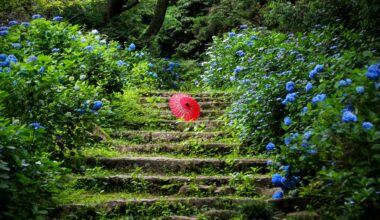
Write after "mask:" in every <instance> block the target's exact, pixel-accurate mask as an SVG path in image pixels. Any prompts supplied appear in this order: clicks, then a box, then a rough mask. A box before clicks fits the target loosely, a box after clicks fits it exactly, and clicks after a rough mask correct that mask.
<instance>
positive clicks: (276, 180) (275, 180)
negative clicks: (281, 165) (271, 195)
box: [272, 173, 282, 187]
mask: <svg viewBox="0 0 380 220" xmlns="http://www.w3.org/2000/svg"><path fill="white" fill-rule="evenodd" d="M281 179H282V176H281V175H280V174H278V173H275V174H273V176H272V184H273V186H276V187H279V186H282V182H281Z"/></svg>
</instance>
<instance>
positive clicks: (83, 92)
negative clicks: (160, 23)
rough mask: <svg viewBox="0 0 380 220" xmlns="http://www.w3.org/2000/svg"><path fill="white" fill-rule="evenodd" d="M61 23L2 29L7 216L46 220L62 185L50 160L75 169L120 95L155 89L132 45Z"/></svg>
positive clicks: (1, 173) (1, 145)
mask: <svg viewBox="0 0 380 220" xmlns="http://www.w3.org/2000/svg"><path fill="white" fill-rule="evenodd" d="M62 19H63V18H62V17H59V16H58V17H54V18H53V19H52V20H47V19H45V18H43V17H42V16H41V15H33V16H32V20H31V21H25V22H19V21H10V22H9V23H8V25H7V26H1V27H0V103H1V105H2V107H1V108H0V117H1V119H0V126H1V129H0V139H1V142H0V178H1V184H0V190H1V191H0V193H1V195H2V204H4V206H1V207H0V210H1V212H2V215H3V214H4V215H5V216H18V218H19V219H27V218H33V219H34V218H35V217H36V216H44V215H45V214H46V208H47V207H48V205H49V203H51V202H49V201H47V200H48V199H49V196H48V195H50V194H51V193H52V192H54V190H55V186H58V185H57V182H56V178H58V177H59V175H58V176H56V174H59V173H62V171H63V169H62V168H59V164H60V162H56V163H54V162H52V161H53V160H56V161H62V160H64V161H65V162H66V164H68V165H70V166H72V167H75V165H76V164H75V163H72V160H73V159H75V157H76V156H77V155H78V149H80V147H83V146H85V144H86V143H91V141H94V140H96V138H93V137H92V133H93V129H94V127H96V126H97V125H101V124H102V123H103V121H105V119H109V118H111V119H112V118H115V116H114V115H113V114H114V113H113V111H112V110H115V108H116V107H117V106H118V103H116V102H117V101H114V100H113V97H115V95H117V94H116V93H122V92H123V91H124V89H128V88H136V87H144V86H145V87H147V88H148V87H150V86H151V87H153V88H154V86H155V84H154V82H155V81H158V79H157V77H156V76H152V75H149V74H148V72H147V70H148V64H149V61H148V60H149V57H148V56H147V55H146V54H145V53H144V52H142V51H138V50H137V49H136V45H134V44H133V43H128V44H126V45H125V46H124V47H125V49H123V48H124V47H123V46H122V45H119V44H118V43H116V42H113V41H108V40H107V39H106V38H105V36H103V35H101V34H100V33H99V32H98V31H97V30H93V31H91V32H88V33H84V32H83V33H82V32H81V31H80V29H79V27H78V26H75V25H70V24H68V23H67V22H64V21H63V20H62ZM115 112H120V111H115ZM3 133H4V135H3ZM79 165H80V164H79ZM3 180H5V181H3ZM53 186H54V187H53ZM16 197H17V198H18V199H15V198H16ZM26 197H28V199H25V198H26ZM3 200H4V201H3ZM3 202H4V203H3ZM21 204H23V205H21ZM50 205H51V204H50ZM21 207H22V209H23V211H20V208H21Z"/></svg>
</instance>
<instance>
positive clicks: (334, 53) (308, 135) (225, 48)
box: [203, 25, 380, 218]
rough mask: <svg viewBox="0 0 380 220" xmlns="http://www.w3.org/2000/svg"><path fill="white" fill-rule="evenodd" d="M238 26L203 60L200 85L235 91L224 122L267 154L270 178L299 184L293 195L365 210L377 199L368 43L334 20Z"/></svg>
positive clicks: (336, 209) (350, 213) (374, 83)
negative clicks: (282, 26) (272, 27)
mask: <svg viewBox="0 0 380 220" xmlns="http://www.w3.org/2000/svg"><path fill="white" fill-rule="evenodd" d="M245 28H246V27H245V26H242V27H241V28H240V29H241V30H240V31H239V32H238V33H235V32H230V33H228V34H226V35H225V36H224V38H214V44H213V46H212V47H210V48H209V50H208V52H207V54H208V55H209V60H208V62H204V63H203V64H204V67H205V70H206V71H205V74H204V75H203V82H204V83H205V84H206V85H208V86H212V87H215V88H220V87H224V88H231V87H233V88H235V89H236V95H237V97H238V98H237V100H236V101H235V103H234V104H233V105H232V107H231V109H230V112H229V113H228V114H229V118H230V125H231V126H232V127H233V130H234V131H238V132H237V133H238V134H239V135H240V138H241V139H242V140H243V141H245V142H246V143H248V144H251V145H252V152H255V153H259V152H264V151H267V152H268V153H269V154H275V155H276V162H275V161H273V162H272V163H273V166H275V169H276V167H278V168H280V171H281V172H282V173H283V174H285V176H284V178H283V177H282V176H281V175H283V174H281V175H280V174H275V175H274V177H273V181H274V184H275V185H278V186H282V187H283V188H284V190H286V191H289V190H293V189H294V188H295V186H297V185H304V186H307V187H306V188H305V189H304V191H302V192H301V193H302V194H304V195H313V196H316V197H318V198H319V199H322V200H326V201H324V202H327V204H329V206H328V207H325V208H326V209H329V207H331V208H332V209H331V211H332V212H333V213H340V212H341V213H340V214H343V216H345V217H347V218H348V217H354V216H357V217H359V216H362V217H363V215H368V216H370V215H371V214H369V213H368V212H369V210H371V209H375V207H376V206H377V205H376V204H377V203H378V202H379V201H378V200H377V197H378V196H377V192H376V189H377V188H378V187H379V182H378V178H379V176H378V175H377V173H378V165H377V164H378V163H379V162H380V161H379V160H378V159H379V158H378V157H379V154H378V150H377V148H378V141H379V136H378V135H379V134H378V132H376V128H378V126H379V125H378V114H377V110H376V109H377V108H378V107H379V106H378V102H379V82H378V79H379V73H380V69H379V64H378V62H379V60H380V58H379V54H378V52H377V51H378V48H379V46H380V45H379V43H378V41H375V40H374V39H371V38H369V39H367V38H366V35H365V34H364V33H359V34H358V33H354V32H351V31H347V30H345V29H344V28H343V27H342V26H331V27H326V26H321V25H317V26H316V29H315V30H313V31H310V32H306V33H295V34H292V33H291V34H284V33H278V32H273V31H268V30H266V29H265V28H253V29H251V28H248V29H245ZM364 188H365V190H364ZM353 192H355V194H353ZM290 193H291V194H294V193H297V191H291V192H290ZM330 202H331V203H333V204H334V205H333V206H331V204H330ZM325 214H326V215H328V214H331V213H328V212H326V213H325ZM332 215H333V214H332ZM335 217H337V216H335Z"/></svg>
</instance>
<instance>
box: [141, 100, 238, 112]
mask: <svg viewBox="0 0 380 220" xmlns="http://www.w3.org/2000/svg"><path fill="white" fill-rule="evenodd" d="M198 104H199V107H200V108H201V110H218V109H225V108H227V107H228V106H230V105H231V103H230V102H198ZM142 105H143V106H144V107H149V108H158V109H166V110H170V106H169V104H168V103H145V104H142Z"/></svg>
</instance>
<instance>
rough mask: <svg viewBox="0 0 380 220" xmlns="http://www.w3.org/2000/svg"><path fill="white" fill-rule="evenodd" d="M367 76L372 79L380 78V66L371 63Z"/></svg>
mask: <svg viewBox="0 0 380 220" xmlns="http://www.w3.org/2000/svg"><path fill="white" fill-rule="evenodd" d="M366 76H367V78H368V79H370V80H378V79H379V77H380V70H379V67H378V66H376V65H371V66H369V67H368V71H367V73H366Z"/></svg>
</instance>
